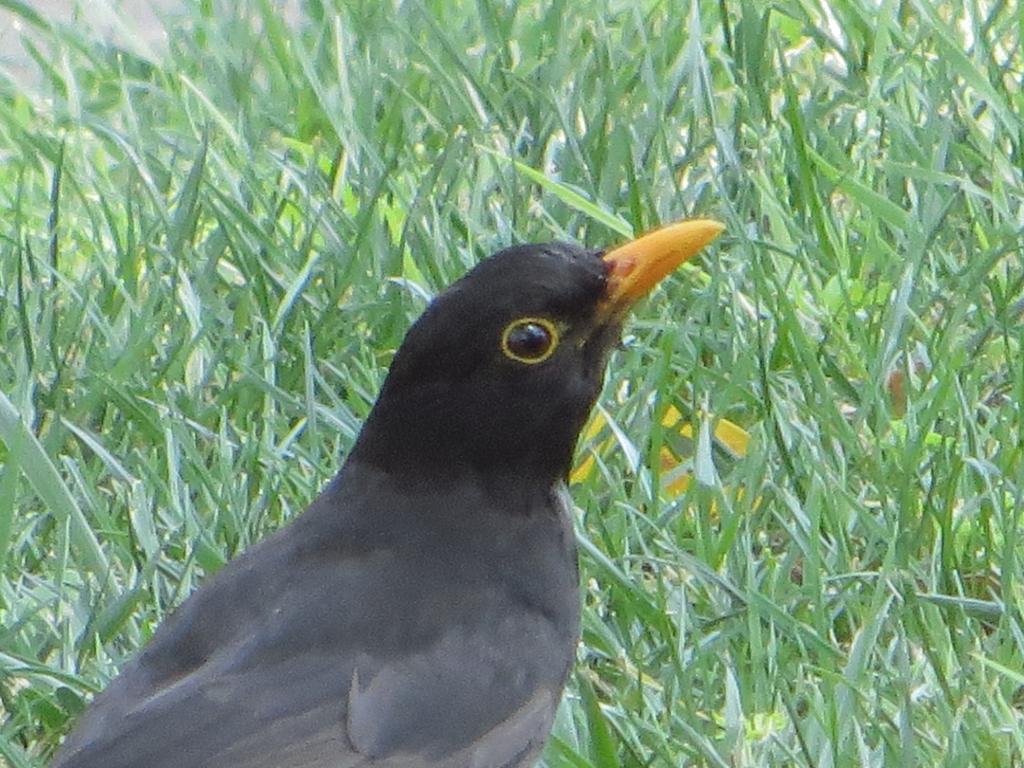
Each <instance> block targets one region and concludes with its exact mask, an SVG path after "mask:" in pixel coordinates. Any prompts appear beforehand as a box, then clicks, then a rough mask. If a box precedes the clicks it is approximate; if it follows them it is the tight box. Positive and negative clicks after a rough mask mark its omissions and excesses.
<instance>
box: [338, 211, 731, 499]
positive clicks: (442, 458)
mask: <svg viewBox="0 0 1024 768" xmlns="http://www.w3.org/2000/svg"><path fill="white" fill-rule="evenodd" d="M721 230H722V225H721V224H719V223H717V222H714V221H707V220H694V221H687V222H681V223H678V224H674V225H671V226H669V227H665V228H664V229H661V230H657V231H655V232H652V233H650V234H648V235H646V236H644V237H641V238H639V239H637V240H633V241H631V242H629V243H626V244H625V245H622V246H620V247H618V248H615V249H613V250H610V251H607V252H605V251H599V250H598V251H595V250H589V249H586V248H582V247H580V246H577V245H570V244H565V243H548V244H543V245H520V246H515V247H512V248H507V249H505V250H502V251H499V252H498V253H496V254H494V255H493V256H491V257H490V258H488V259H485V260H484V261H482V262H481V263H480V264H478V265H477V266H476V267H474V268H473V269H472V270H470V271H469V272H468V273H467V274H466V275H465V276H464V277H462V278H461V279H460V280H458V281H457V282H455V283H454V284H452V285H451V286H450V287H449V288H448V289H447V290H446V291H444V292H443V293H442V294H440V295H439V296H438V297H437V298H436V299H434V301H433V302H431V304H430V305H429V307H428V308H427V309H426V310H425V311H424V313H423V314H422V315H421V316H420V318H419V319H418V320H417V321H416V322H415V324H414V325H413V326H412V328H411V329H410V330H409V332H408V334H407V335H406V337H405V340H404V341H403V343H402V345H401V347H400V348H399V350H398V352H397V354H396V355H395V358H394V360H393V362H392V364H391V369H390V371H389V373H388V376H387V379H386V380H385V383H384V386H383V387H382V389H381V392H380V396H379V397H378V399H377V402H376V404H375V405H374V407H373V410H372V412H371V414H370V416H369V418H368V419H367V422H366V425H365V426H364V428H363V431H362V433H361V434H360V436H359V439H358V440H357V443H356V446H355V448H354V449H353V453H352V456H351V459H350V460H353V461H358V462H366V463H370V464H373V465H375V466H376V467H377V468H379V469H382V470H383V471H385V472H387V473H388V474H389V475H391V476H393V477H395V478H396V479H401V478H408V479H409V480H412V481H415V480H417V479H423V476H429V477H430V478H434V479H436V478H441V477H446V476H451V475H462V474H477V475H479V476H481V477H488V478H494V477H508V478H510V479H514V480H515V482H516V483H518V484H520V485H521V484H522V483H524V482H526V483H530V482H531V481H536V482H535V483H534V484H535V485H536V487H538V488H541V487H542V488H550V486H551V484H552V483H553V482H555V481H557V480H559V479H562V478H564V477H566V475H567V474H568V471H569V468H570V463H571V460H572V454H573V449H574V447H575V444H576V440H577V438H578V436H579V433H580V430H581V429H582V427H583V425H584V422H585V421H586V419H587V415H588V414H589V412H590V409H591V408H592V407H593V404H594V401H595V400H596V398H597V395H598V393H599V391H600V389H601V383H602V378H603V375H604V369H605V363H606V361H607V358H608V354H609V352H610V351H611V349H612V348H613V347H614V346H615V344H616V343H617V341H618V339H619V336H620V333H621V329H622V322H623V319H624V317H625V315H626V313H627V311H628V310H629V308H630V307H631V306H632V305H633V304H634V303H635V302H636V301H637V300H639V299H640V298H641V297H642V296H644V295H645V294H647V293H648V292H649V291H650V290H651V288H653V287H654V286H655V285H656V284H657V283H658V282H660V281H661V280H662V279H663V278H664V277H665V276H666V275H668V274H669V273H670V272H672V270H674V269H675V268H676V267H677V266H678V265H679V264H681V263H682V262H683V261H685V260H686V259H688V258H690V257H691V256H692V255H693V254H695V253H697V251H699V250H700V249H701V248H703V247H704V246H705V245H707V244H708V243H710V242H711V241H712V240H713V239H714V238H715V237H717V236H718V234H719V233H720V232H721Z"/></svg>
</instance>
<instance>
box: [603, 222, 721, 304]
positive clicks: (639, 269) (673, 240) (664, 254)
mask: <svg viewBox="0 0 1024 768" xmlns="http://www.w3.org/2000/svg"><path fill="white" fill-rule="evenodd" d="M723 229H725V225H724V224H720V223H719V222H717V221H712V220H711V219H693V220H691V221H680V222H678V223H676V224H669V225H668V226H667V227H662V228H661V229H656V230H655V231H653V232H650V233H648V234H646V235H644V236H643V237H639V238H637V239H636V240H631V241H630V242H628V243H625V244H624V245H620V246H619V247H618V248H615V249H614V250H611V251H609V252H608V253H606V254H605V255H604V260H605V262H606V263H607V264H608V267H609V270H608V289H607V299H606V301H607V307H608V309H609V310H610V312H612V313H614V314H618V313H620V312H622V311H624V310H626V309H628V308H629V307H630V306H632V305H633V304H635V303H636V302H637V301H639V300H640V299H641V298H643V297H644V296H646V295H647V294H648V293H649V292H650V291H651V289H653V288H654V286H656V285H657V284H658V283H660V282H661V281H662V280H663V279H664V278H665V277H667V276H668V274H669V273H670V272H672V271H673V270H675V268H676V267H678V266H679V265H680V264H682V263H683V262H684V261H686V260H687V259H689V258H690V257H691V256H693V255H694V254H695V253H697V252H698V251H699V250H700V249H701V248H703V247H704V246H706V245H707V244H708V243H710V242H711V241H712V240H714V239H715V238H716V237H718V236H719V235H720V234H721V233H722V230H723Z"/></svg>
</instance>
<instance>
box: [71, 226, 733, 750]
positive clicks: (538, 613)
mask: <svg viewBox="0 0 1024 768" xmlns="http://www.w3.org/2000/svg"><path fill="white" fill-rule="evenodd" d="M721 230H722V225H721V224H718V223H717V222H714V221H708V220H694V221H688V222H682V223H678V224H674V225H671V226H669V227H666V228H664V229H661V230H657V231H655V232H653V233H651V234H648V235H646V236H644V237H641V238H639V239H638V240H634V241H632V242H629V243H627V244H625V245H623V246H621V247H619V248H616V249H614V250H612V251H610V252H608V253H604V252H602V251H594V250H588V249H586V248H581V247H579V246H577V245H568V244H564V243H551V244H546V245H521V246H516V247H512V248H507V249H505V250H503V251H500V252H498V253H496V254H495V255H494V256H492V257H490V258H488V259H485V260H484V261H482V262H481V263H480V264H478V265H477V266H476V267H475V268H473V269H472V270H470V271H469V272H468V273H467V274H466V275H465V276H464V277H462V278H461V279H460V280H458V281H457V282H455V283H454V284H453V285H452V286H451V287H450V288H448V290H446V291H445V292H444V293H442V294H441V295H439V296H438V297H437V298H436V299H435V300H434V301H433V302H431V304H430V305H429V306H428V307H427V309H426V310H425V311H424V313H423V314H422V316H421V317H420V318H419V319H418V320H417V321H416V322H415V323H414V324H413V326H412V328H411V329H410V330H409V332H408V334H407V335H406V337H405V340H404V342H403V343H402V345H401V347H400V348H399V350H398V352H397V353H396V355H395V357H394V360H393V362H392V364H391V368H390V371H389V372H388V375H387V378H386V380H385V382H384V385H383V387H382V388H381V391H380V395H379V397H378V399H377V402H376V403H375V405H374V406H373V409H372V411H371V413H370V415H369V417H368V419H367V421H366V424H365V425H364V427H363V429H362V431H361V433H360V434H359V437H358V439H357V440H356V443H355V445H354V447H353V448H352V450H351V452H350V454H349V456H348V458H347V460H346V461H345V463H344V465H343V466H342V468H341V470H340V471H339V472H338V474H337V475H336V476H335V477H334V479H333V480H332V481H331V482H330V483H329V484H328V485H327V486H326V488H325V489H324V491H323V492H322V494H321V495H320V496H319V497H318V498H317V499H316V501H314V502H313V504H312V506H310V508H309V509H308V510H307V511H306V512H305V513H304V514H302V515H300V516H299V517H298V518H296V519H295V520H294V521H293V522H291V523H290V524H289V525H287V526H286V527H284V528H283V529H281V530H280V531H278V532H276V533H275V534H273V535H271V536H269V537H268V538H266V539H265V540H263V541H262V542H260V543H258V544H256V545H255V546H253V547H252V548H250V549H249V550H248V551H247V552H245V553H244V554H242V555H241V556H239V557H238V558H236V559H235V560H233V561H232V562H230V563H228V564H227V565H226V566H225V567H224V568H222V569H221V570H220V571H219V572H218V573H217V574H215V575H214V576H213V577H211V578H210V579H209V580H208V581H207V582H206V583H205V584H204V585H203V586H202V587H201V588H200V589H199V590H197V591H196V592H195V593H194V594H193V595H192V596H191V597H189V598H188V599H187V600H186V601H185V602H184V603H183V604H182V605H181V606H180V607H179V608H178V609H177V610H176V611H175V612H174V613H173V614H172V615H171V616H170V617H169V618H168V619H167V620H166V621H165V622H163V624H162V625H161V626H160V627H159V628H158V630H157V631H156V632H155V633H154V635H153V638H152V640H151V641H150V642H149V644H148V646H147V647H146V648H145V649H144V650H143V651H142V652H141V653H140V654H139V655H138V656H137V657H136V658H135V659H133V660H132V661H131V662H130V663H129V664H128V665H127V666H126V667H125V668H124V670H123V671H122V672H121V674H120V675H119V676H118V677H116V678H115V679H114V680H113V681H112V682H111V683H110V685H108V686H107V688H106V690H104V691H103V692H102V693H100V694H99V695H97V696H96V698H95V700H94V701H93V702H92V704H91V706H90V707H89V708H88V710H87V711H86V712H85V714H84V715H83V717H82V719H81V721H80V722H79V723H78V725H77V728H76V729H75V730H74V731H73V733H72V734H71V735H70V736H69V737H68V738H67V740H66V741H65V743H64V745H63V747H62V748H61V750H60V752H59V753H58V756H57V758H56V762H55V763H54V764H53V765H54V766H55V768H357V767H360V768H362V767H365V768H370V767H371V766H375V767H379V768H433V767H437V768H441V767H442V766H444V767H448V768H513V767H516V766H532V765H533V764H534V762H535V761H536V760H537V758H538V755H539V754H540V752H541V749H542V748H543V746H544V743H545V741H546V739H547V737H548V733H549V730H550V728H551V723H552V719H553V717H554V713H555V709H556V707H557V706H558V702H559V699H560V698H561V693H562V688H563V686H564V684H565V679H566V675H567V674H568V672H569V668H570V666H571V663H572V659H573V657H574V655H575V648H576V643H577V640H578V636H579V612H580V598H579V585H578V572H577V564H576V549H575V544H574V537H573V529H572V522H571V515H570V506H569V505H570V502H569V499H568V495H567V493H566V490H565V479H566V477H567V475H568V472H569V469H570V463H571V460H572V454H573V450H574V447H575V444H576V440H577V437H578V435H579V432H580V429H581V428H582V426H583V424H584V421H585V420H586V418H587V415H588V413H589V412H590V409H591V407H592V406H593V404H594V400H595V399H596V397H597V395H598V392H599V390H600V388H601V382H602V378H603V375H604V368H605V361H606V359H607V357H608V353H609V351H610V350H611V349H612V348H613V347H614V346H615V344H616V343H617V341H618V339H619V336H620V331H621V326H622V320H623V316H624V315H625V313H626V310H627V309H628V308H629V307H630V306H631V305H632V304H633V303H634V302H635V301H636V300H637V299H639V298H640V297H641V296H643V295H644V294H646V293H647V292H648V291H649V290H650V289H651V288H652V287H653V286H654V285H655V284H657V283H658V282H659V281H660V280H661V279H662V278H663V277H665V276H666V275H667V274H669V273H670V272H671V271H672V270H673V269H675V267H676V266H678V265H679V264H680V263H682V262H683V261H684V260H685V259H687V258H689V257H690V256H692V255H693V254H694V253H696V252H697V251H698V250H700V249H701V248H702V247H703V246H705V245H707V244H708V243H710V242H711V241H712V240H713V239H714V238H715V237H716V236H717V235H718V234H719V233H720V232H721Z"/></svg>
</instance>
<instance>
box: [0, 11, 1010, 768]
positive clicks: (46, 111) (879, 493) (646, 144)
mask: <svg viewBox="0 0 1024 768" xmlns="http://www.w3.org/2000/svg"><path fill="white" fill-rule="evenodd" d="M0 8H2V9H5V10H6V11H7V12H8V14H9V16H11V17H13V18H16V19H17V20H18V22H19V23H20V24H21V25H23V26H24V27H25V28H26V29H28V30H30V31H31V32H32V35H33V37H32V40H33V41H34V42H33V43H32V44H31V46H30V48H29V50H30V52H31V54H32V55H33V57H34V59H35V62H36V65H37V66H38V68H39V71H40V73H41V74H40V76H39V78H38V79H37V80H35V81H34V82H31V83H29V82H25V81H24V80H22V79H15V78H13V77H12V76H10V74H8V76H6V77H3V76H0V210H3V211H4V215H3V217H2V221H0V718H2V722H0V755H2V757H0V761H3V760H5V761H6V762H7V764H9V765H10V766H13V767H14V768H24V767H28V766H40V765H43V764H45V762H46V758H47V756H48V755H49V754H50V753H52V750H53V749H54V748H55V746H56V744H57V743H58V741H59V739H60V738H61V736H62V734H63V733H65V732H66V730H67V729H68V728H69V727H70V724H71V722H73V719H74V717H75V716H76V715H77V714H78V713H79V712H80V711H81V710H82V708H83V706H84V704H85V701H86V700H87V698H88V696H89V694H90V693H91V692H93V691H95V690H97V689H98V688H100V687H102V685H103V683H104V681H106V680H107V679H109V678H110V677H111V676H112V675H113V674H115V673H116V670H117V668H118V666H119V665H120V664H121V663H123V661H124V660H125V659H126V658H127V657H128V656H130V655H131V654H132V653H133V652H134V651H135V650H136V649H137V648H139V647H140V646H141V645H142V644H144V643H145V641H146V639H147V638H148V637H149V636H150V634H151V633H152V631H153V629H154V628H155V626H156V625H157V624H158V622H159V621H160V619H161V618H162V617H163V616H165V615H166V614H167V612H168V611H170V610H172V609H173V607H174V606H175V605H176V604H178V603H179V602H180V601H181V600H182V599H183V598H184V597H185V596H186V595H187V594H188V593H189V592H190V591H191V590H192V589H194V588H195V586H196V585H197V584H198V583H199V581H200V580H201V578H202V576H203V574H204V573H208V572H210V571H212V570H215V569H216V568H218V567H219V566H220V565H222V564H223V563H224V562H225V561H226V560H227V559H228V558H230V557H231V556H233V555H234V554H235V553H237V552H238V551H239V550H241V549H242V548H244V547H245V546H247V545H248V544H249V543H250V542H252V541H253V540H255V539H256V538H258V537H259V536H261V535H262V534H264V533H265V532H267V531H268V530H271V529H274V528H276V527H278V526H280V525H281V524H283V523H284V522H285V521H286V520H288V519H289V518H291V517H293V516H294V515H296V514H298V513H299V512H301V511H302V509H303V508H304V507H305V506H306V504H307V503H308V502H309V501H310V500H311V499H312V498H313V496H314V495H315V494H316V493H317V491H318V489H319V488H320V487H321V485H322V484H323V483H324V482H325V481H326V479H327V478H328V477H330V475H331V474H332V472H333V471H334V469H335V468H336V467H337V465H338V463H339V459H340V457H341V456H342V455H343V454H344V453H345V451H346V449H347V448H348V447H349V446H350V445H351V443H352V440H353V438H354V436H355V434H356V432H357V430H358V428H359V425H360V423H361V421H362V419H363V418H364V417H365V415H366V413H367V411H368V409H369V407H370V405H371V403H372V401H373V398H374V395H375V392H376V391H377V388H378V386H379V384H380V382H381V380H382V377H383V375H384V373H385V371H386V367H387V364H388V361H389V359H390V356H391V354H392V353H393V351H394V349H395V348H396V346H397V345H398V344H399V342H400V340H401V338H402V334H403V332H404V330H405V329H406V328H407V327H408V325H409V323H410V321H411V319H412V318H413V317H414V316H415V315H416V314H417V313H418V312H419V311H420V310H421V309H422V308H423V306H424V304H425V302H426V301H427V299H428V298H429V296H430V295H431V294H433V293H434V292H436V291H437V290H439V289H440V288H442V287H443V286H444V285H446V284H447V283H448V282H449V281H451V280H452V279H453V278H455V277H457V276H458V275H460V274H461V273H462V272H463V271H465V269H466V268H467V267H468V266H470V265H471V264H473V263H475V262H476V261H478V260H479V259H480V258H482V257H483V256H485V255H486V254H487V253H489V252H491V251H492V250H494V249H496V248H499V247H501V246H505V245H508V244H510V243H515V242H523V241H543V240H551V239H557V238H563V239H572V240H577V241H580V242H585V243H587V244H590V245H595V246H597V245H604V244H613V243H615V242H618V241H620V240H621V239H623V237H625V236H627V235H628V234H629V233H631V232H640V231H643V230H645V229H648V228H651V227H653V226H656V225H657V224H658V223H659V222H667V221H670V220H675V219H678V218H681V217H683V216H686V215H692V214H698V215H706V216H714V217H718V218H720V219H721V220H723V221H724V222H726V223H727V227H728V230H727V235H726V236H725V237H724V238H723V239H722V240H721V241H720V242H719V244H718V246H717V247H716V248H713V249H711V250H710V251H709V253H708V254H707V255H706V256H705V257H703V258H702V259H700V260H699V261H698V262H697V268H693V269H689V270H686V271H684V272H682V273H680V274H679V275H678V276H677V277H676V278H674V279H673V280H672V281H670V283H669V284H667V285H666V287H665V288H663V289H661V290H659V291H658V292H657V293H656V294H655V295H654V296H653V297H652V298H651V299H649V300H648V301H647V302H646V303H645V304H644V305H643V307H641V308H640V310H639V311H638V313H637V316H636V318H635V319H634V321H633V322H632V323H631V324H630V326H629V328H628V336H627V339H626V343H625V345H624V347H623V349H621V350H620V351H619V352H617V353H616V355H615V357H614V359H613V361H612V365H611V368H610V372H609V376H608V381H607V386H606V389H605V393H604V395H603V396H602V399H601V405H600V408H601V414H602V416H603V418H604V419H605V420H606V426H605V427H604V430H603V431H602V432H601V434H600V435H598V436H595V437H594V439H592V440H590V441H587V443H586V444H585V445H583V446H581V452H580V455H581V460H584V459H585V458H586V457H587V456H592V457H593V458H594V460H593V462H592V464H591V465H590V466H591V469H590V471H589V473H584V474H585V477H583V478H582V480H581V481H580V482H579V483H577V485H576V488H575V498H576V501H577V503H578V505H579V514H578V535H579V540H580V544H581V558H582V567H583V580H584V600H585V612H584V632H583V643H582V645H581V647H580V653H579V655H580V663H579V664H578V667H577V670H576V672H575V674H574V676H573V677H572V679H571V681H570V686H569V690H568V692H567V695H566V701H565V703H564V706H563V707H562V710H561V711H560V714H559V718H558V721H557V724H556V728H555V733H554V737H553V739H552V741H551V744H550V747H549V749H548V751H547V754H546V758H545V759H546V764H547V765H548V766H550V767H551V768H554V767H556V766H557V767H558V768H562V767H572V768H589V767H591V766H593V767H595V768H611V767H612V766H720V767H724V766H780V765H795V766H829V767H832V766H835V767H837V768H838V767H840V766H930V765H942V766H966V765H977V766H1014V765H1024V729H1022V707H1024V624H1022V620H1021V608H1022V605H1024V585H1022V576H1024V572H1022V554H1024V550H1022V547H1021V542H1020V534H1021V521H1020V517H1021V513H1022V511H1024V499H1022V495H1024V468H1022V457H1021V453H1022V448H1024V439H1022V430H1021V405H1020V404H1021V402H1022V398H1024V362H1022V361H1024V357H1022V356H1021V335H1022V334H1021V328H1022V317H1021V315H1022V310H1024V301H1022V296H1024V266H1022V247H1024V178H1022V175H1024V171H1022V167H1024V118H1022V114H1024V93H1022V85H1021V84H1022V78H1024V54H1022V51H1021V37H1022V29H1024V24H1022V21H1021V19H1022V18H1024V16H1022V11H1021V8H1020V6H1019V4H1018V3H1017V2H1013V1H1012V0H1008V1H1004V2H1000V1H999V0H992V1H991V2H983V1H981V0H966V1H964V2H943V1H942V0H935V1H934V2H928V1H927V0H878V2H843V1H841V0H834V1H833V2H827V3H826V2H816V1H814V0H777V2H773V3H771V4H770V5H769V4H763V3H757V2H753V0H719V2H714V3H712V2H705V3H699V2H696V1H694V2H682V1H681V0H680V1H679V2H650V1H647V2H640V3H635V2H624V1H623V2H620V1H618V0H598V1H596V2H571V3H570V2H567V1H566V0H545V1H543V2H541V1H535V2H521V3H517V2H505V1H503V0H477V1H476V2H469V1H468V0H412V1H410V2H399V1H398V0H389V1H388V2H377V1H376V0H373V1H371V0H344V1H343V0H308V2H306V3H304V5H303V7H302V8H301V12H300V14H299V15H298V16H297V17H295V18H291V17H290V18H289V19H288V20H286V19H285V18H284V17H283V15H282V13H281V12H280V10H279V7H278V5H277V4H275V3H274V2H272V1H271V0H251V1H250V2H240V3H228V2H224V1H222V0H185V2H183V4H182V7H181V8H180V9H179V10H178V11H176V12H175V13H174V15H173V16H171V17H168V27H167V38H166V50H165V51H164V52H163V53H157V54H152V53H151V52H147V51H148V49H147V47H146V46H142V45H139V46H133V45H130V44H125V43H123V42H122V43H120V44H118V45H114V44H111V43H107V42H103V41H101V40H98V39H96V38H94V37H92V36H90V35H89V33H88V31H87V28H86V26H85V25H82V24H69V25H56V26H55V25H52V24H51V23H50V22H49V21H48V20H47V19H46V18H44V17H43V16H41V15H40V14H39V13H37V12H36V11H35V10H34V8H33V4H32V3H31V2H21V1H19V0H0ZM666 413H669V414H672V413H678V414H681V423H682V425H683V427H685V430H684V431H685V435H684V434H681V433H680V430H679V425H674V426H663V422H666V421H671V419H666V418H665V415H666ZM722 419H725V420H728V422H731V423H732V424H736V425H739V426H740V427H742V429H743V430H745V432H746V433H747V434H748V435H749V438H750V439H749V444H748V445H746V449H745V455H739V454H738V453H737V452H736V451H735V450H731V448H730V445H729V444H728V441H725V440H721V439H718V438H719V437H721V431H720V430H719V431H717V432H716V428H717V427H720V425H721V424H722V422H721V421H720V420H722ZM716 435H717V437H716ZM607 436H610V437H611V438H612V443H611V447H610V448H609V446H608V444H607V443H605V442H604V441H605V438H606V437H607ZM601 446H603V448H601ZM666 447H671V448H673V450H674V451H675V453H676V455H680V456H683V457H685V459H686V462H687V463H686V464H685V465H684V466H683V467H676V466H674V464H673V463H672V462H667V463H666V462H665V461H664V454H663V449H665V448H666ZM732 447H733V448H734V447H735V446H732ZM598 448H601V450H597V449H598ZM680 470H682V471H685V472H687V473H689V475H690V476H691V478H692V479H693V482H689V483H684V484H682V485H685V486H686V487H685V490H682V491H680V490H679V487H680V484H675V485H673V486H672V487H673V489H674V492H672V493H668V492H664V491H662V490H660V489H662V488H664V487H667V486H668V485H671V484H670V483H668V484H667V483H665V482H664V480H665V478H662V477H661V475H662V473H663V472H676V471H680ZM670 479H671V478H670Z"/></svg>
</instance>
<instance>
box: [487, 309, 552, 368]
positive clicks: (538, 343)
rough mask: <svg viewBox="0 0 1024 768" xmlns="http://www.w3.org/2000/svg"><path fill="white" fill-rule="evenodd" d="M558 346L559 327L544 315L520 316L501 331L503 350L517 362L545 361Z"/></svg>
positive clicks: (532, 363) (529, 363)
mask: <svg viewBox="0 0 1024 768" xmlns="http://www.w3.org/2000/svg"><path fill="white" fill-rule="evenodd" d="M557 348H558V329H557V328H556V327H555V324H554V323H552V322H551V321H550V320H547V319H546V318H543V317H520V318H519V319H518V320H513V321H512V322H511V323H509V324H508V325H506V326H505V330H504V331H502V332H501V351H502V352H504V353H505V357H507V358H508V359H509V360H515V361H516V362H517V363H526V364H527V365H537V364H538V363H543V362H544V361H545V360H547V359H548V358H549V357H551V355H553V354H554V353H555V350H556V349H557Z"/></svg>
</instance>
